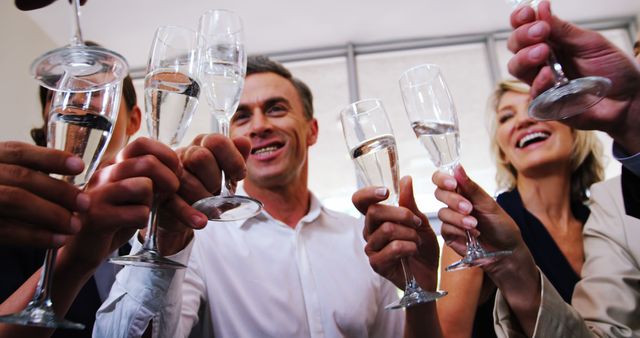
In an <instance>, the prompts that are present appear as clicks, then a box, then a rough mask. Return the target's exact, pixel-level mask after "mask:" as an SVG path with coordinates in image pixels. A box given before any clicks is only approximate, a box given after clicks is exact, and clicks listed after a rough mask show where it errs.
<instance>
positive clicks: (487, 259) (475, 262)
mask: <svg viewBox="0 0 640 338" xmlns="http://www.w3.org/2000/svg"><path fill="white" fill-rule="evenodd" d="M508 255H511V250H504V251H495V252H485V251H484V250H478V251H473V252H471V253H467V255H466V256H464V257H462V259H461V260H459V261H457V262H455V263H453V264H451V265H449V266H447V267H446V269H445V271H457V270H464V269H468V268H472V267H475V266H482V265H485V264H489V263H493V262H495V261H496V260H497V259H498V258H499V257H502V256H508Z"/></svg>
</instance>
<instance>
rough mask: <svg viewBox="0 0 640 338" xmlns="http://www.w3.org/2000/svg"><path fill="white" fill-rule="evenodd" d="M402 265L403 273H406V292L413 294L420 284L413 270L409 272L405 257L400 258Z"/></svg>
mask: <svg viewBox="0 0 640 338" xmlns="http://www.w3.org/2000/svg"><path fill="white" fill-rule="evenodd" d="M400 265H402V272H403V273H404V283H405V287H404V292H405V293H411V292H413V291H414V290H416V289H417V288H418V283H417V282H416V279H415V277H413V274H412V273H411V270H409V266H408V263H407V259H406V258H405V257H402V258H400Z"/></svg>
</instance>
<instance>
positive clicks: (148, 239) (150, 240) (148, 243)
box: [142, 196, 159, 253]
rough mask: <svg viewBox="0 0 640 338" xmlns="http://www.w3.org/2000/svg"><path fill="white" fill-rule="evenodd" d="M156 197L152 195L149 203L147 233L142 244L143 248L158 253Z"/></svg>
mask: <svg viewBox="0 0 640 338" xmlns="http://www.w3.org/2000/svg"><path fill="white" fill-rule="evenodd" d="M157 234H158V198H157V197H156V196H154V197H153V202H152V204H151V213H150V214H149V221H148V222H147V235H146V236H145V239H144V244H143V245H142V248H143V250H146V251H154V252H156V253H159V250H158V238H157Z"/></svg>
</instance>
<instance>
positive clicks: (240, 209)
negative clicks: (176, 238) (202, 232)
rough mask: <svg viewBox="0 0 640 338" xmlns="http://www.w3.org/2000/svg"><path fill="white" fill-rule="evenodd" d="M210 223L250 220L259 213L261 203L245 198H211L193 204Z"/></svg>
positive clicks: (235, 196) (237, 196) (236, 196)
mask: <svg viewBox="0 0 640 338" xmlns="http://www.w3.org/2000/svg"><path fill="white" fill-rule="evenodd" d="M193 207H194V208H195V209H196V210H198V211H200V212H202V213H203V214H205V215H207V218H208V219H209V220H210V221H218V222H228V221H238V220H242V219H247V218H251V217H253V216H255V215H257V214H259V213H260V210H262V203H261V202H260V201H258V200H255V199H253V198H251V197H247V196H239V195H233V196H211V197H207V198H203V199H201V200H199V201H197V202H196V203H194V204H193Z"/></svg>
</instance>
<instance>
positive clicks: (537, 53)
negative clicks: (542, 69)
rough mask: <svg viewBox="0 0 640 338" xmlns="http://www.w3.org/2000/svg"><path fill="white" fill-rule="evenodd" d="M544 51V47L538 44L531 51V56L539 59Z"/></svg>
mask: <svg viewBox="0 0 640 338" xmlns="http://www.w3.org/2000/svg"><path fill="white" fill-rule="evenodd" d="M542 52H544V47H543V46H536V47H534V48H533V49H531V52H529V57H530V58H532V59H534V60H539V59H540V58H541V57H542Z"/></svg>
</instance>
